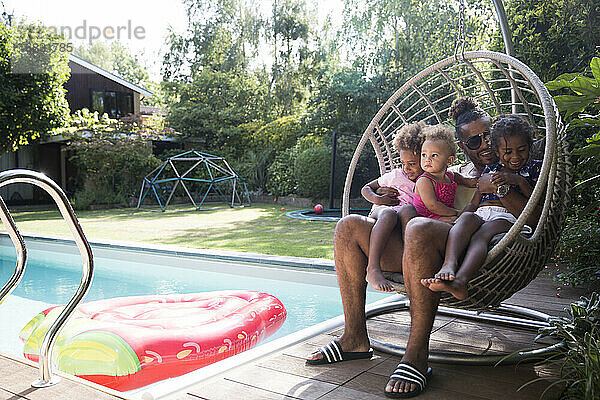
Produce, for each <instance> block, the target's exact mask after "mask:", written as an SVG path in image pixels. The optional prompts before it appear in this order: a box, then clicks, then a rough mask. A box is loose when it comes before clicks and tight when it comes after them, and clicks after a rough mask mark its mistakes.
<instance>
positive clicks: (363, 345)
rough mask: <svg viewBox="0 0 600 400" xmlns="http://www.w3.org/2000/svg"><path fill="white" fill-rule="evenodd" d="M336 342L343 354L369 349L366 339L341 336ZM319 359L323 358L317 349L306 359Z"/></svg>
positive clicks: (369, 345)
mask: <svg viewBox="0 0 600 400" xmlns="http://www.w3.org/2000/svg"><path fill="white" fill-rule="evenodd" d="M337 341H338V343H339V344H340V347H341V348H342V351H344V352H355V351H361V352H362V351H369V349H370V348H371V344H370V343H369V339H368V338H366V339H365V340H354V339H345V338H344V336H343V335H342V337H340V338H339V339H338V340H337ZM321 358H323V353H321V352H320V351H319V350H318V349H317V350H316V351H314V352H313V353H311V354H310V355H309V356H308V357H306V359H307V360H320V359H321Z"/></svg>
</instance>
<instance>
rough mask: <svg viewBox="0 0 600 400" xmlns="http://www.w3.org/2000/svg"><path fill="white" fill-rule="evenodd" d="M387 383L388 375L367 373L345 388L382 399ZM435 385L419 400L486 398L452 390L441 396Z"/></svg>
mask: <svg viewBox="0 0 600 400" xmlns="http://www.w3.org/2000/svg"><path fill="white" fill-rule="evenodd" d="M395 367H396V365H394V366H393V367H392V369H391V370H390V371H393V370H394V369H395ZM387 382H388V376H387V375H379V374H374V373H372V372H371V371H366V372H365V373H363V374H361V375H360V376H358V377H357V378H356V379H353V380H352V381H350V382H348V383H347V384H345V385H344V387H347V388H352V389H355V390H357V391H362V392H363V397H362V398H363V399H365V398H372V396H381V397H383V398H385V395H384V393H383V391H384V389H385V385H387ZM433 383H434V379H432V381H431V383H430V385H429V387H428V388H427V389H426V390H425V391H424V392H423V393H422V394H421V395H419V397H418V398H419V400H421V399H425V400H438V399H442V398H443V399H444V400H482V399H484V398H482V397H478V396H476V395H474V394H469V393H464V391H463V392H454V391H451V390H445V391H444V393H443V396H441V395H440V393H441V392H440V391H437V390H431V389H432V388H434V386H433ZM332 393H333V392H332ZM365 394H368V396H365ZM337 398H338V399H339V398H340V397H337ZM332 399H333V397H332Z"/></svg>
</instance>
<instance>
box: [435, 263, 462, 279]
mask: <svg viewBox="0 0 600 400" xmlns="http://www.w3.org/2000/svg"><path fill="white" fill-rule="evenodd" d="M457 270H458V266H457V265H456V263H450V262H444V264H443V265H442V268H440V270H439V271H438V273H437V274H435V275H434V276H433V277H434V278H437V279H440V280H442V281H453V280H454V277H455V276H456V271H457Z"/></svg>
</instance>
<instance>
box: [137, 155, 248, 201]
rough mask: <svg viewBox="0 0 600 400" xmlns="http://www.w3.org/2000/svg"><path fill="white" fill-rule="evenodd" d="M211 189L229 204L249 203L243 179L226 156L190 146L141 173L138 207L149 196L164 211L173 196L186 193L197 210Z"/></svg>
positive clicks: (178, 197) (181, 195)
mask: <svg viewBox="0 0 600 400" xmlns="http://www.w3.org/2000/svg"><path fill="white" fill-rule="evenodd" d="M211 193H212V194H213V195H216V196H217V198H219V199H220V200H221V201H222V202H223V203H227V204H229V206H230V207H233V206H235V205H243V204H244V201H246V202H247V204H248V205H250V196H249V194H248V189H247V187H246V182H245V181H244V179H243V178H242V177H241V176H240V175H239V174H238V173H237V172H236V171H234V169H233V168H231V166H230V165H229V163H228V162H227V160H225V159H224V158H223V157H219V156H214V155H212V154H207V153H202V152H200V151H196V150H190V151H186V152H185V153H181V154H178V155H176V156H173V157H170V158H168V159H167V160H166V161H165V162H164V163H163V164H162V165H161V166H159V167H157V168H155V169H154V170H153V171H152V172H150V173H149V174H148V175H146V176H145V177H144V180H143V182H142V188H141V190H140V195H139V198H138V205H137V208H138V209H139V208H141V207H142V204H143V203H144V200H147V201H146V205H149V204H148V203H152V201H151V199H152V200H155V201H156V204H154V205H158V207H160V210H161V211H165V210H166V208H167V206H168V205H169V204H170V203H171V201H174V199H180V198H184V199H185V198H186V197H187V199H189V201H190V202H191V203H192V205H193V206H194V208H195V209H196V210H198V209H199V208H200V207H202V205H203V204H204V203H205V201H207V200H208V196H209V194H211ZM150 206H152V204H150Z"/></svg>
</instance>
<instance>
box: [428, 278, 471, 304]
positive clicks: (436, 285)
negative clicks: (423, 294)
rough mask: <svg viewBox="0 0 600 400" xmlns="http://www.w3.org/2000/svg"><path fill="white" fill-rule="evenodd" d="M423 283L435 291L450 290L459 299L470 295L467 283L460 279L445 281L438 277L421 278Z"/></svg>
mask: <svg viewBox="0 0 600 400" xmlns="http://www.w3.org/2000/svg"><path fill="white" fill-rule="evenodd" d="M421 284H422V285H423V286H425V287H427V288H429V290H432V291H434V292H448V293H450V294H451V295H452V296H454V297H456V298H457V299H459V300H464V299H466V298H467V297H469V292H468V291H467V283H466V282H463V281H462V280H459V279H456V278H455V279H454V280H453V281H443V280H441V279H437V278H427V279H421Z"/></svg>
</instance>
